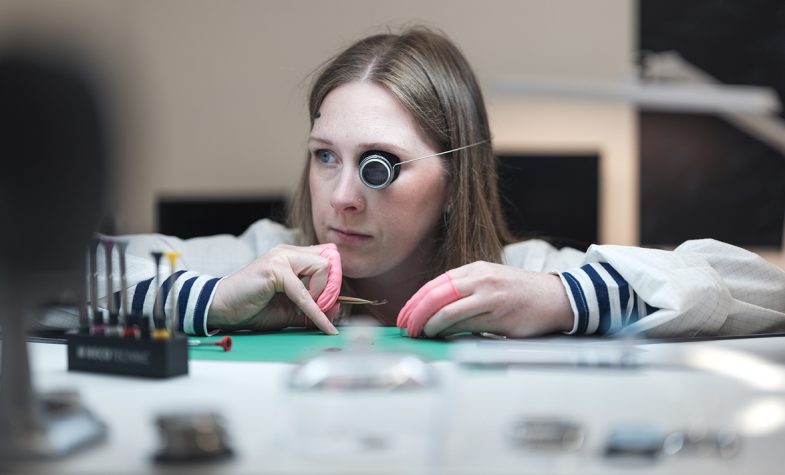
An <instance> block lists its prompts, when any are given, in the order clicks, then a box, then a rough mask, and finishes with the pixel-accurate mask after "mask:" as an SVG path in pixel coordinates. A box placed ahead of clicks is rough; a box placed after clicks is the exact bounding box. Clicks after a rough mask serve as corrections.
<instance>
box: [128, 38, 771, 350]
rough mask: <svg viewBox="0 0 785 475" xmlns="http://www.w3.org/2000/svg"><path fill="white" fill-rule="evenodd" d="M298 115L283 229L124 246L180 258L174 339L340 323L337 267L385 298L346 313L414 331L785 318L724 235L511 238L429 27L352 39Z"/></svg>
mask: <svg viewBox="0 0 785 475" xmlns="http://www.w3.org/2000/svg"><path fill="white" fill-rule="evenodd" d="M309 111H310V116H311V132H310V136H309V139H308V150H309V156H308V159H307V161H306V165H305V168H304V171H303V176H302V181H301V184H300V187H299V189H298V191H297V193H296V196H295V200H294V203H293V206H292V210H291V217H290V226H291V227H292V228H293V229H286V228H283V227H282V226H279V225H276V224H274V223H272V222H269V221H261V222H258V223H256V224H255V225H254V226H252V227H251V228H249V230H248V231H247V232H246V233H245V234H244V235H243V236H241V237H240V238H238V239H233V238H228V237H225V236H224V237H212V238H203V239H196V240H189V241H179V240H177V239H174V238H165V237H160V236H137V237H134V238H133V239H132V240H131V246H130V248H129V252H130V253H131V254H136V255H139V256H143V255H145V254H146V253H147V251H148V250H150V249H151V248H155V247H159V248H160V247H162V246H166V247H171V248H174V249H178V250H181V251H182V252H183V261H182V265H183V267H184V268H185V269H187V271H180V273H179V274H177V278H176V281H175V284H174V285H175V294H176V295H177V296H178V298H177V302H178V310H179V311H178V317H179V319H180V321H181V328H183V329H184V330H186V331H187V332H189V333H206V332H208V331H211V330H217V329H222V330H236V329H252V330H273V329H280V328H284V327H288V326H301V327H302V326H308V325H311V324H312V325H315V326H316V327H317V328H319V329H321V330H322V331H324V332H325V333H329V334H333V333H337V330H336V328H335V326H334V325H333V322H334V321H336V319H337V318H340V317H341V316H342V314H345V313H346V309H343V310H342V309H341V308H340V307H339V306H338V304H336V300H335V298H336V297H337V294H338V291H339V290H340V289H341V272H342V276H343V280H342V286H343V290H342V291H341V292H342V293H344V294H350V295H355V296H359V297H363V298H366V299H384V300H386V301H387V303H386V304H385V305H380V306H375V307H370V306H365V307H363V308H359V307H354V309H355V310H354V311H355V312H356V313H362V314H364V315H368V314H370V315H371V316H373V317H375V318H376V319H377V320H379V321H380V322H381V323H383V324H385V325H394V324H396V323H397V324H398V325H399V326H401V327H405V328H407V329H408V330H409V334H410V335H411V336H421V335H425V336H430V337H433V336H444V335H449V334H452V333H458V332H465V331H486V332H493V333H498V334H502V335H507V336H512V337H523V336H532V335H540V334H545V333H551V332H565V333H584V334H585V333H612V332H615V331H618V330H620V329H621V328H624V327H627V328H629V329H630V331H640V332H645V333H646V334H648V335H652V336H668V335H697V334H712V335H713V334H721V333H733V332H739V331H743V332H745V333H750V332H759V331H771V330H774V329H781V328H783V327H785V299H783V298H782V297H779V298H774V297H773V296H777V295H779V296H783V295H785V272H783V271H782V270H780V269H778V268H776V267H774V266H772V265H769V264H768V263H766V262H765V261H764V260H762V259H761V258H759V257H758V256H755V255H754V254H751V253H749V252H746V251H744V250H742V249H739V248H736V247H733V246H730V245H727V244H723V243H719V242H716V241H710V240H704V241H695V242H690V243H686V244H685V245H682V246H681V247H680V248H678V249H677V250H676V251H674V252H666V251H657V250H649V249H640V248H629V247H622V246H593V247H592V248H590V249H589V252H588V253H587V254H586V255H583V254H582V253H579V252H578V251H575V250H571V249H564V250H561V251H557V250H556V249H554V248H552V247H550V246H549V245H548V244H546V243H544V242H542V241H536V240H529V241H524V242H519V243H512V239H511V238H510V236H509V233H508V231H507V230H506V228H505V225H504V222H503V220H502V217H501V212H500V208H499V203H498V201H497V188H496V177H495V163H494V160H493V155H492V149H491V144H490V139H491V137H490V130H489V126H488V120H487V117H486V112H485V108H484V103H483V99H482V96H481V93H480V89H479V87H478V85H477V82H476V79H475V77H474V74H473V73H472V71H471V68H470V67H469V65H468V63H467V62H466V60H465V59H464V57H463V56H462V54H461V53H460V52H459V51H458V49H457V48H456V47H455V46H454V45H453V44H452V43H451V42H450V41H449V40H448V39H447V38H446V37H444V36H443V35H440V34H437V33H435V32H432V31H429V30H426V29H422V28H415V29H411V30H408V31H406V32H404V33H402V34H400V35H392V34H387V35H376V36H371V37H369V38H365V39H363V40H361V41H359V42H357V43H355V44H354V45H352V46H350V47H349V48H348V49H347V50H345V51H344V52H342V53H341V54H339V55H338V56H336V57H335V58H334V59H333V60H332V61H330V62H329V63H328V64H327V65H326V66H325V67H324V69H323V70H322V71H321V73H319V75H318V76H317V78H316V81H315V82H314V85H313V87H312V89H311V93H310V99H309ZM295 230H296V231H295ZM146 272H147V274H146V275H145V271H141V272H140V274H138V275H140V276H144V277H147V276H149V275H150V274H149V270H148V271H146ZM205 274H209V275H205ZM213 275H227V277H225V278H222V279H221V278H218V277H212V276H213ZM137 280H138V279H137ZM151 282H152V280H151V279H147V280H142V281H141V282H140V283H139V284H138V285H136V286H134V287H133V288H132V289H131V290H132V292H133V300H132V306H133V308H134V309H135V310H136V311H137V312H141V311H145V312H146V313H150V312H151V311H152V308H153V301H154V300H155V296H156V295H157V292H156V289H154V288H151V287H153V286H151V285H150V284H151ZM407 302H408V303H407ZM349 318H350V317H349Z"/></svg>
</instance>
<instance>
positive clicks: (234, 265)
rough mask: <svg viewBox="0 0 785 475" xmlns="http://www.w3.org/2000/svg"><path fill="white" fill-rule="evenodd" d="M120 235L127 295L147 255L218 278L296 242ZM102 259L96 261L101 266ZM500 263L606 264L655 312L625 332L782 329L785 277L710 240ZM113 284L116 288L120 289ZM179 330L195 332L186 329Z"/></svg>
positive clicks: (253, 235)
mask: <svg viewBox="0 0 785 475" xmlns="http://www.w3.org/2000/svg"><path fill="white" fill-rule="evenodd" d="M126 237H127V238H129V239H130V244H129V247H128V256H129V257H128V268H129V277H128V284H129V286H130V287H131V289H133V287H134V285H135V284H136V283H137V282H139V281H141V280H143V279H148V278H150V277H152V276H153V274H154V270H153V269H154V267H153V265H152V260H151V259H150V257H149V255H150V254H149V253H150V251H153V250H165V249H174V250H178V251H180V252H181V253H182V257H181V259H180V261H179V266H178V268H180V269H187V270H188V271H190V273H192V274H205V275H208V276H216V277H220V276H225V275H228V274H230V273H233V272H235V271H237V270H239V269H240V268H242V267H244V266H245V265H247V264H248V263H250V262H251V261H252V260H253V259H255V258H256V257H258V256H261V255H262V254H264V253H266V252H267V251H269V250H270V249H271V248H273V247H275V246H276V245H278V244H293V243H295V242H296V237H297V232H296V231H294V230H291V229H287V228H285V227H284V226H282V225H280V224H278V223H275V222H273V221H269V220H260V221H258V222H256V223H254V224H253V225H252V226H251V227H249V228H248V230H246V231H245V232H244V233H243V234H242V235H241V236H239V237H234V236H230V235H219V236H210V237H203V238H194V239H187V240H183V239H179V238H175V237H169V236H162V235H157V234H147V235H134V236H126ZM100 261H101V259H100V256H99V266H102V263H101V262H100ZM503 261H504V263H505V264H507V265H511V266H514V267H519V268H523V269H526V270H530V271H538V272H553V273H560V272H564V271H569V270H572V269H577V268H578V267H580V266H581V265H583V264H586V263H590V262H606V263H608V264H610V265H611V266H612V267H613V268H614V269H615V270H616V271H617V272H618V273H619V274H621V276H622V277H624V279H625V280H626V281H627V282H628V284H629V286H630V288H631V289H633V290H634V291H635V292H636V293H637V294H638V296H639V297H641V298H642V299H643V300H644V301H645V302H646V303H647V304H649V305H650V306H652V307H655V308H656V309H657V310H656V311H654V312H653V313H651V314H649V315H647V316H645V317H642V318H641V319H640V320H638V321H636V322H634V323H632V324H630V325H629V326H628V327H626V328H625V331H630V332H633V333H637V334H641V335H645V336H649V337H682V336H704V335H705V336H714V335H734V334H735V335H739V334H741V335H748V334H756V333H766V332H783V331H785V271H783V270H782V269H780V268H778V267H777V266H775V265H773V264H771V263H769V262H767V261H765V260H764V259H763V258H761V257H760V256H758V255H756V254H754V253H751V252H748V251H746V250H744V249H741V248H738V247H735V246H732V245H729V244H725V243H722V242H719V241H715V240H710V239H704V240H697V241H688V242H685V243H684V244H682V245H681V246H679V247H678V248H676V249H675V250H674V251H664V250H657V249H646V248H638V247H629V246H615V245H593V246H591V247H590V248H589V249H588V251H587V252H586V253H585V254H584V253H582V252H579V251H576V250H574V249H569V248H565V249H561V250H557V249H555V248H554V247H552V246H551V245H549V244H548V243H546V242H544V241H541V240H527V241H523V242H519V243H515V244H512V245H509V246H507V247H506V248H505V250H504V255H503ZM115 285H116V287H115V288H119V287H117V286H118V285H119V283H116V284H115ZM100 287H101V288H103V287H104V286H103V285H101V286H100ZM587 290H588V289H587ZM521 291H525V290H523V289H522V290H521ZM568 294H569V292H568ZM151 305H152V302H149V303H146V304H145V309H146V310H149V309H151ZM573 310H575V308H574V302H573ZM184 328H185V329H187V330H193V327H189V325H188V323H186V325H185V327H184Z"/></svg>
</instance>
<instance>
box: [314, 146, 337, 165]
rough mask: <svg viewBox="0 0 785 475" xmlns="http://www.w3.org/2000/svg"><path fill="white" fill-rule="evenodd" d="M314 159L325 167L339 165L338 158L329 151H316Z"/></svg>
mask: <svg viewBox="0 0 785 475" xmlns="http://www.w3.org/2000/svg"><path fill="white" fill-rule="evenodd" d="M313 157H314V159H315V160H316V161H318V162H319V163H321V164H323V165H335V164H337V163H338V158H337V157H336V156H335V154H334V153H333V152H331V151H329V150H327V149H319V150H315V151H314V152H313Z"/></svg>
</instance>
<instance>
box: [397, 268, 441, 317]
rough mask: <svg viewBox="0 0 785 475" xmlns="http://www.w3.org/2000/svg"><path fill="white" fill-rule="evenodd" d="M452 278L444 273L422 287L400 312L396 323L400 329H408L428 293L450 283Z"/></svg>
mask: <svg viewBox="0 0 785 475" xmlns="http://www.w3.org/2000/svg"><path fill="white" fill-rule="evenodd" d="M449 279H450V277H449V276H448V275H447V274H446V273H444V274H441V275H439V276H438V277H436V278H435V279H433V280H430V281H429V282H427V283H426V284H425V285H423V286H422V287H420V289H419V290H418V291H417V292H415V293H414V295H412V296H411V297H410V298H409V300H408V301H407V302H406V305H404V306H403V308H402V309H401V311H400V312H398V319H397V321H396V325H397V326H398V327H399V328H406V327H407V326H408V325H409V320H410V319H411V315H412V311H413V310H414V309H415V308H416V307H417V306H418V305H419V304H420V302H422V300H423V299H424V298H425V296H426V295H428V292H430V291H431V290H433V289H434V288H436V287H438V286H440V285H442V284H444V283H445V282H447V281H449Z"/></svg>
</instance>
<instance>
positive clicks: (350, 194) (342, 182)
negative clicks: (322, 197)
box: [330, 167, 365, 212]
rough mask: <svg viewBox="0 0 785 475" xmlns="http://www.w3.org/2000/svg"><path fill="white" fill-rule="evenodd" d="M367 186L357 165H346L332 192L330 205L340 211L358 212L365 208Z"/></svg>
mask: <svg viewBox="0 0 785 475" xmlns="http://www.w3.org/2000/svg"><path fill="white" fill-rule="evenodd" d="M364 188H365V186H364V185H363V184H362V182H361V181H360V178H359V176H358V171H357V168H356V167H344V168H343V170H341V174H340V176H339V177H338V181H337V182H336V183H335V188H333V190H332V193H331V194H330V206H332V207H333V209H335V210H336V211H338V212H358V211H362V210H364V209H365V195H364V194H363V193H364V192H365V190H364Z"/></svg>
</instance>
